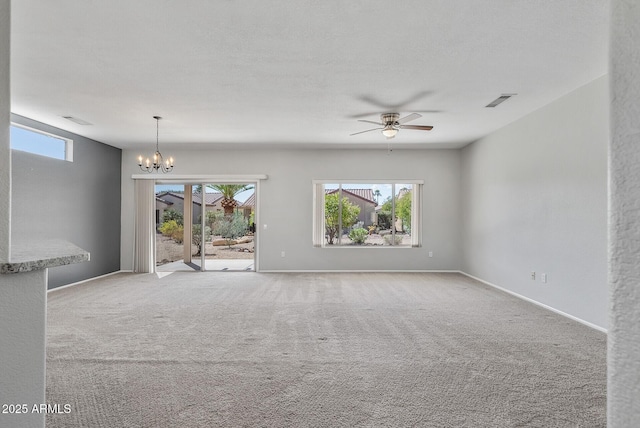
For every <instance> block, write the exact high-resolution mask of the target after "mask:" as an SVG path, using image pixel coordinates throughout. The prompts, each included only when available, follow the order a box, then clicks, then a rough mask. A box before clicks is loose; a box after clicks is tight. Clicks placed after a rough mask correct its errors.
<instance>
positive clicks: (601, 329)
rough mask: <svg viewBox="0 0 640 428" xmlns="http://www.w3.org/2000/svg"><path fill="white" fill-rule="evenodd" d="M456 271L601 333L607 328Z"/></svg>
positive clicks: (605, 331)
mask: <svg viewBox="0 0 640 428" xmlns="http://www.w3.org/2000/svg"><path fill="white" fill-rule="evenodd" d="M458 272H459V273H461V274H463V275H465V276H467V277H469V278H471V279H475V280H476V281H478V282H481V283H483V284H486V285H488V286H489V287H493V288H495V289H498V290H500V291H504V292H505V293H508V294H511V295H512V296H514V297H517V298H519V299H522V300H525V301H527V302H529V303H533V304H534V305H537V306H540V307H542V308H545V309H547V310H549V311H551V312H555V313H556V314H558V315H562V316H564V317H566V318H569V319H571V320H573V321H577V322H579V323H580V324H584V325H586V326H587V327H591V328H593V329H594V330H598V331H601V332H603V333H607V329H606V328H603V327H600V326H599V325H596V324H593V323H590V322H589V321H585V320H583V319H581V318H578V317H575V316H573V315H570V314H568V313H566V312H562V311H560V310H558V309H556V308H553V307H551V306H549V305H545V304H544V303H540V302H538V301H537V300H533V299H531V298H529V297H526V296H523V295H522V294H518V293H514V292H513V291H511V290H507V289H506V288H502V287H500V286H497V285H495V284H492V283H490V282H488V281H485V280H484V279H481V278H478V277H475V276H473V275H470V274H468V273H466V272H463V271H458Z"/></svg>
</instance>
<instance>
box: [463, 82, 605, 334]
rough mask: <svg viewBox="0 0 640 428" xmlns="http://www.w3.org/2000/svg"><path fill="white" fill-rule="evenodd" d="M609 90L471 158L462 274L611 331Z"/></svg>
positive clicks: (572, 97) (526, 123)
mask: <svg viewBox="0 0 640 428" xmlns="http://www.w3.org/2000/svg"><path fill="white" fill-rule="evenodd" d="M607 85H608V81H607V77H606V76H605V77H602V78H600V79H597V80H595V81H593V82H592V83H590V84H588V85H586V86H584V87H582V88H580V89H578V90H576V91H574V92H572V93H570V94H568V95H566V96H564V97H562V98H560V99H558V100H556V101H555V102H553V103H552V104H550V105H548V106H546V107H544V108H542V109H540V110H538V111H536V112H534V113H532V114H530V115H528V116H526V117H524V118H522V119H520V120H518V121H516V122H514V123H512V124H510V125H509V126H507V127H505V128H503V129H501V130H499V131H497V132H495V133H494V134H491V135H489V136H487V137H485V138H483V139H481V140H479V141H477V142H475V143H473V144H471V145H469V146H467V147H466V148H464V149H463V151H462V209H463V215H462V230H463V235H462V236H463V239H462V244H463V245H462V248H463V255H462V257H463V262H462V269H463V271H465V272H467V273H468V274H470V275H473V276H475V277H478V278H480V279H482V280H485V281H487V282H489V283H492V284H494V285H497V286H499V287H502V288H505V289H508V290H510V291H512V292H514V293H517V294H520V295H522V296H526V297H528V298H530V299H533V300H535V301H538V302H540V303H542V304H545V305H548V306H551V307H553V308H555V309H557V310H559V311H562V312H565V313H567V314H570V315H572V316H575V317H577V318H580V319H582V320H585V321H587V322H590V323H593V324H595V325H597V326H600V327H603V328H606V327H607V308H608V305H607V301H608V297H607V294H608V293H607V285H606V284H607V144H608V139H609V110H608V106H609V93H608V86H607ZM497 108H508V102H507V103H505V104H504V105H502V106H500V107H497ZM531 271H535V272H536V274H537V277H536V280H535V281H534V280H531V279H530V273H531ZM542 273H546V274H547V275H548V283H546V284H543V283H542V282H541V274H542Z"/></svg>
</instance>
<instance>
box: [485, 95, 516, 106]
mask: <svg viewBox="0 0 640 428" xmlns="http://www.w3.org/2000/svg"><path fill="white" fill-rule="evenodd" d="M514 95H517V94H502V95H500V96H499V97H498V98H496V99H495V100H493V101H491V102H490V103H489V104H487V105H486V107H496V106H497V105H498V104H501V103H503V102H505V101H507V100H508V99H509V98H511V97H512V96H514Z"/></svg>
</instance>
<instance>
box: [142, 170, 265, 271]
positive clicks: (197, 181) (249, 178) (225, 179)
mask: <svg viewBox="0 0 640 428" xmlns="http://www.w3.org/2000/svg"><path fill="white" fill-rule="evenodd" d="M131 178H132V179H134V180H154V181H155V184H156V185H157V184H183V185H191V186H193V185H203V186H204V185H206V184H251V185H253V186H255V195H256V206H255V224H256V233H255V235H254V242H255V244H254V248H255V250H254V251H255V253H254V266H255V269H254V270H255V272H259V271H260V233H258V227H257V225H259V224H261V223H260V211H261V209H260V193H261V192H260V182H261V181H262V180H267V179H268V176H267V175H266V174H253V175H171V176H166V175H158V174H133V175H132V176H131ZM203 189H204V187H203ZM203 199H204V198H203ZM203 213H204V210H203ZM204 218H205V216H204V215H202V219H203V220H202V221H203V222H204ZM201 230H203V231H204V227H203V228H202V229H201ZM152 253H153V266H154V271H155V263H156V254H155V253H156V252H155V236H154V248H153V251H152ZM201 257H202V259H203V260H202V263H201V269H200V270H201V272H204V271H205V270H206V269H205V268H204V267H205V264H204V251H202V254H201Z"/></svg>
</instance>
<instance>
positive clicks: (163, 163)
mask: <svg viewBox="0 0 640 428" xmlns="http://www.w3.org/2000/svg"><path fill="white" fill-rule="evenodd" d="M153 118H154V119H155V120H156V152H155V153H154V155H153V161H152V160H151V159H150V158H147V159H146V160H145V161H144V162H143V161H142V156H138V166H139V167H140V169H141V170H143V171H145V172H154V171H156V172H157V171H158V170H160V171H162V172H171V171H172V170H173V158H172V157H169V159H167V160H165V159H164V158H163V157H162V153H160V149H159V147H158V141H159V139H158V132H159V127H160V119H162V118H161V117H160V116H153Z"/></svg>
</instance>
